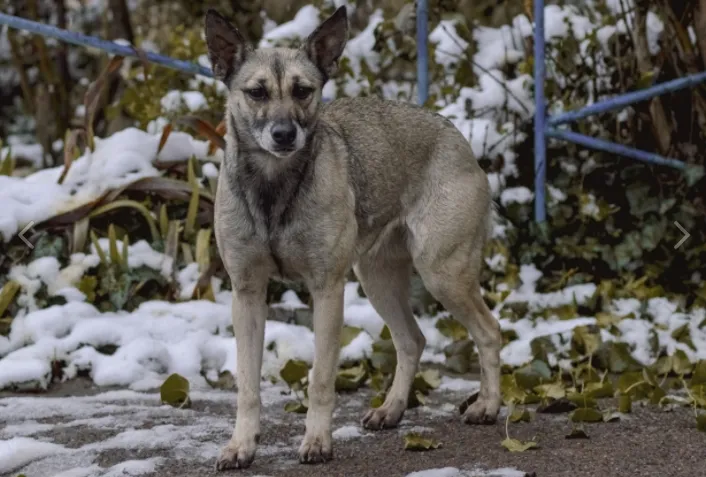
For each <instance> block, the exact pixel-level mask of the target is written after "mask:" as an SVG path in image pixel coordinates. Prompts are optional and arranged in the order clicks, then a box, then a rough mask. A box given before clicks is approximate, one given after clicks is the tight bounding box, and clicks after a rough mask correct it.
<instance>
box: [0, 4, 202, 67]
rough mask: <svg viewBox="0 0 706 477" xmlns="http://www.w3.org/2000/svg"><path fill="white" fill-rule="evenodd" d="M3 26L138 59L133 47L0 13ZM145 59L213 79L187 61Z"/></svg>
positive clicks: (152, 56)
mask: <svg viewBox="0 0 706 477" xmlns="http://www.w3.org/2000/svg"><path fill="white" fill-rule="evenodd" d="M3 24H4V25H7V26H9V27H10V28H15V29H18V30H25V31H28V32H31V33H35V34H37V35H42V36H46V37H50V38H56V39H57V40H61V41H64V42H66V43H71V44H73V45H80V46H88V47H92V48H98V49H99V50H104V51H107V52H108V53H112V54H114V55H120V56H132V57H139V55H138V53H137V49H136V48H135V47H133V46H127V45H121V44H119V43H115V42H113V41H108V40H103V39H102V38H97V37H95V36H88V35H84V34H82V33H77V32H73V31H68V30H62V29H61V28H57V27H55V26H51V25H45V24H43V23H39V22H35V21H31V20H27V19H25V18H21V17H16V16H14V15H7V14H5V13H0V25H3ZM145 57H146V58H147V60H149V61H150V62H151V63H155V64H158V65H162V66H166V67H167V68H171V69H174V70H179V71H183V72H185V73H191V74H195V75H196V74H198V75H203V76H208V77H211V78H212V77H213V73H212V72H211V70H210V69H208V68H204V67H203V66H201V65H197V64H195V63H191V62H189V61H183V60H175V59H174V58H170V57H168V56H162V55H158V54H156V53H152V52H149V51H146V52H145Z"/></svg>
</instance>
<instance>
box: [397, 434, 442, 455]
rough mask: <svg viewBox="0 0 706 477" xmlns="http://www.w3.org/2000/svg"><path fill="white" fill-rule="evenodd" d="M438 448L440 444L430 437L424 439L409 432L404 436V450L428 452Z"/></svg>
mask: <svg viewBox="0 0 706 477" xmlns="http://www.w3.org/2000/svg"><path fill="white" fill-rule="evenodd" d="M439 447H441V443H439V442H438V441H436V440H434V439H432V438H430V437H424V436H422V435H421V434H419V433H417V432H410V433H408V434H406V435H405V436H404V450H408V451H428V450H433V449H438V448H439Z"/></svg>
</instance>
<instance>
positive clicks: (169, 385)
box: [159, 373, 191, 408]
mask: <svg viewBox="0 0 706 477" xmlns="http://www.w3.org/2000/svg"><path fill="white" fill-rule="evenodd" d="M159 396H160V399H161V400H162V403H164V404H169V405H170V406H173V407H177V408H187V407H191V398H190V397H189V381H188V380H187V379H186V378H185V377H183V376H181V375H179V374H176V373H174V374H172V375H171V376H169V377H168V378H167V379H166V380H165V381H164V383H162V386H161V387H160V388H159Z"/></svg>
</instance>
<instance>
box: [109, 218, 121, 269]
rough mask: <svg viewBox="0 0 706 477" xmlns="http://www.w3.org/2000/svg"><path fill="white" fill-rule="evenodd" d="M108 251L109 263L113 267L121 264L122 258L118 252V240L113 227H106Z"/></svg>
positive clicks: (111, 225)
mask: <svg viewBox="0 0 706 477" xmlns="http://www.w3.org/2000/svg"><path fill="white" fill-rule="evenodd" d="M108 251H109V252H110V263H112V264H114V265H121V264H122V256H121V255H120V252H118V238H117V235H116V232H115V225H113V224H110V225H109V226H108Z"/></svg>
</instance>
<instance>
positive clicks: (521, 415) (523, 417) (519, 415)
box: [509, 409, 532, 422]
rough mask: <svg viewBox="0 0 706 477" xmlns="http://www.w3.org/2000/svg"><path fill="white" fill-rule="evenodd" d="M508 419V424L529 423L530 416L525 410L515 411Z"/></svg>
mask: <svg viewBox="0 0 706 477" xmlns="http://www.w3.org/2000/svg"><path fill="white" fill-rule="evenodd" d="M509 419H510V422H530V421H531V420H532V414H531V413H530V412H529V411H528V410H527V409H515V410H514V411H513V412H512V414H510V417H509Z"/></svg>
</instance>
